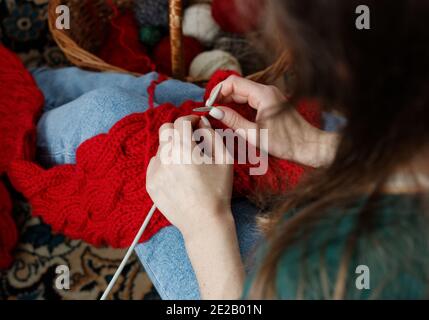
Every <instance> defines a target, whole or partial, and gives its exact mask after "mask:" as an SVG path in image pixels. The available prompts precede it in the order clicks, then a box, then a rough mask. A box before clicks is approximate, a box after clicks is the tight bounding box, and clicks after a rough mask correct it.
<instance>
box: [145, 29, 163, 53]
mask: <svg viewBox="0 0 429 320" xmlns="http://www.w3.org/2000/svg"><path fill="white" fill-rule="evenodd" d="M162 37H163V30H162V28H160V27H156V26H145V27H141V28H140V41H141V42H142V43H143V44H144V45H145V46H147V47H149V48H152V47H154V46H155V45H156V44H158V43H159V42H160V41H161V39H162Z"/></svg>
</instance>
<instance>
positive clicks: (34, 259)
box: [0, 0, 159, 300]
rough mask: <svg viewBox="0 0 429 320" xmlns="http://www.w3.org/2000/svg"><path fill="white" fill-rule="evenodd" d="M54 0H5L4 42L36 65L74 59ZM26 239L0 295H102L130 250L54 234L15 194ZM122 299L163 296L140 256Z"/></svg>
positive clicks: (119, 288) (0, 13)
mask: <svg viewBox="0 0 429 320" xmlns="http://www.w3.org/2000/svg"><path fill="white" fill-rule="evenodd" d="M48 2H49V0H0V42H2V43H3V44H4V45H6V46H7V47H9V48H10V49H12V50H13V51H15V52H16V53H18V54H19V55H20V57H21V58H22V60H23V61H24V63H25V65H26V66H27V67H28V68H30V67H36V66H45V65H47V66H51V67H59V66H65V65H68V62H67V60H66V59H65V57H64V55H63V54H62V53H61V50H60V49H59V48H57V47H56V46H55V43H54V42H53V40H52V38H51V36H50V34H49V31H48V27H47V22H46V17H47V3H48ZM14 216H15V218H16V221H17V223H18V227H19V230H20V243H19V246H18V248H17V250H16V254H15V262H14V264H13V266H12V268H11V269H10V270H8V271H6V272H1V273H0V300H4V299H64V300H71V299H73V300H74V299H82V300H87V299H97V298H99V297H100V296H101V294H102V292H103V290H104V289H105V288H106V287H107V284H108V282H109V280H110V279H111V277H112V275H113V274H114V272H115V271H116V268H117V267H118V265H119V263H120V262H121V259H122V258H123V256H124V254H125V252H124V251H123V250H113V249H108V248H103V249H97V248H94V247H92V246H90V245H88V244H86V243H84V242H82V241H72V240H70V239H67V238H66V237H64V236H63V235H60V234H53V233H52V232H51V229H50V227H49V226H48V225H46V224H44V223H42V221H41V220H40V219H38V218H34V217H32V216H31V208H30V207H29V205H28V204H27V203H26V202H25V201H24V200H23V199H21V198H20V196H19V195H16V196H15V199H14ZM61 265H65V266H68V268H69V270H70V274H69V278H70V289H69V290H63V289H58V288H57V286H56V282H57V280H58V277H59V274H57V273H56V269H57V267H58V266H61ZM110 298H113V299H121V300H133V299H136V300H139V299H159V297H158V295H157V293H156V292H155V291H154V289H153V287H152V284H151V282H150V280H149V279H148V277H147V275H146V274H145V273H144V271H143V269H142V267H141V265H140V263H139V261H137V259H136V257H135V256H133V257H132V259H131V260H130V262H129V263H128V264H127V266H126V268H125V270H124V272H123V273H122V276H121V277H120V278H119V280H118V282H117V285H116V286H115V288H114V289H113V291H112V294H111V297H110Z"/></svg>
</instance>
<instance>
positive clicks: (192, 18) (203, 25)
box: [183, 3, 220, 46]
mask: <svg viewBox="0 0 429 320" xmlns="http://www.w3.org/2000/svg"><path fill="white" fill-rule="evenodd" d="M219 32H220V27H219V26H218V24H217V23H216V21H215V20H214V19H213V17H212V13H211V6H210V4H207V3H198V4H194V5H192V6H190V7H188V8H187V9H186V10H185V12H184V15H183V34H184V35H185V36H190V37H194V38H196V39H198V40H199V41H200V42H202V43H203V44H205V45H207V46H209V45H211V44H212V43H213V41H214V39H215V38H216V36H217V35H218V33H219Z"/></svg>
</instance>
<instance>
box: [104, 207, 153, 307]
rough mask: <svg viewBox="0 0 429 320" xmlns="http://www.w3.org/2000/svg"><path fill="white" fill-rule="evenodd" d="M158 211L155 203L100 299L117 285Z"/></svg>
mask: <svg viewBox="0 0 429 320" xmlns="http://www.w3.org/2000/svg"><path fill="white" fill-rule="evenodd" d="M155 211H156V206H155V205H153V206H152V209H150V211H149V213H148V215H147V217H146V219H145V220H144V222H143V224H142V226H141V228H140V230H139V232H138V233H137V235H136V237H135V238H134V241H133V243H132V244H131V246H130V248H129V249H128V251H127V253H126V254H125V257H124V259H123V260H122V262H121V264H120V265H119V267H118V270H116V273H115V275H114V276H113V278H112V280H110V283H109V285H108V287H107V289H106V291H104V293H103V296H102V297H101V299H100V300H106V298H107V297H108V296H109V294H110V291H111V290H112V288H113V286H114V285H115V283H116V281H117V280H118V278H119V276H120V275H121V273H122V270H123V269H124V267H125V265H126V264H127V262H128V260H129V259H130V257H131V255H132V253H133V251H134V249H135V247H136V246H137V243H138V242H139V240H140V238H141V237H142V235H143V233H144V232H145V230H146V228H147V226H148V225H149V222H150V220H151V219H152V217H153V214H154V213H155Z"/></svg>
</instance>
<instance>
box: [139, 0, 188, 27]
mask: <svg viewBox="0 0 429 320" xmlns="http://www.w3.org/2000/svg"><path fill="white" fill-rule="evenodd" d="M168 2H169V0H134V13H135V16H136V18H137V21H138V23H139V25H140V26H143V27H147V26H152V27H153V26H154V27H168V23H169V15H170V13H169V4H168ZM182 4H183V6H184V7H186V6H187V4H188V0H182Z"/></svg>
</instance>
